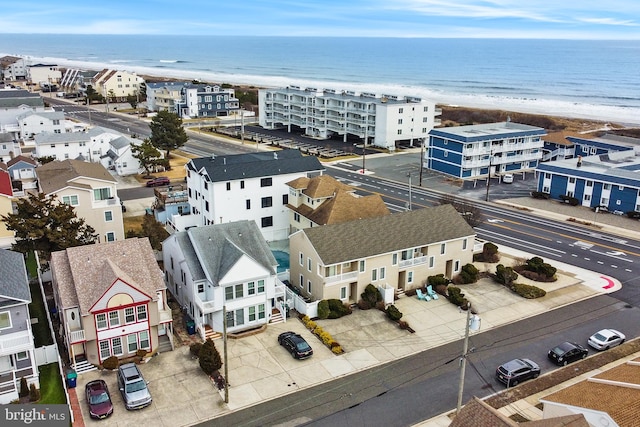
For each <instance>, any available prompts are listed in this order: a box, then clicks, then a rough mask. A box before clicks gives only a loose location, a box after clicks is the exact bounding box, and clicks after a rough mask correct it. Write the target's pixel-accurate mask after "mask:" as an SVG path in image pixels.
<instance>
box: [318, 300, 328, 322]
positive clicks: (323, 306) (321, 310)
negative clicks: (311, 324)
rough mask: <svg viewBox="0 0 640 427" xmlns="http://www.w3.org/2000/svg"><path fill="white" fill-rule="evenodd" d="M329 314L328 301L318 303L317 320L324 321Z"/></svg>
mask: <svg viewBox="0 0 640 427" xmlns="http://www.w3.org/2000/svg"><path fill="white" fill-rule="evenodd" d="M329 313H330V311H329V301H327V300H326V299H323V300H322V301H320V302H319V303H318V319H326V318H327V317H329Z"/></svg>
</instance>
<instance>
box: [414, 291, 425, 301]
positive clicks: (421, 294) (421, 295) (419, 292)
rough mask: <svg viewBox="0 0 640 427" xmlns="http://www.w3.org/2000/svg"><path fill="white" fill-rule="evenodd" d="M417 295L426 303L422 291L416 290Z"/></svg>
mask: <svg viewBox="0 0 640 427" xmlns="http://www.w3.org/2000/svg"><path fill="white" fill-rule="evenodd" d="M416 295H417V296H418V299H419V300H422V301H424V297H425V294H423V293H422V289H416Z"/></svg>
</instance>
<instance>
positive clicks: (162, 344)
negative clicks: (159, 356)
mask: <svg viewBox="0 0 640 427" xmlns="http://www.w3.org/2000/svg"><path fill="white" fill-rule="evenodd" d="M158 341H159V342H158V353H166V352H167V351H173V347H172V346H171V341H170V340H169V337H167V336H166V335H161V336H159V337H158Z"/></svg>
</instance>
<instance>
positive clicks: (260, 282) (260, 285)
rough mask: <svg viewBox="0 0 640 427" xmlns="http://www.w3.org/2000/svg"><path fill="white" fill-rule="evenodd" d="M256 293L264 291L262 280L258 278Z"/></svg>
mask: <svg viewBox="0 0 640 427" xmlns="http://www.w3.org/2000/svg"><path fill="white" fill-rule="evenodd" d="M258 293H259V294H262V293H264V280H258Z"/></svg>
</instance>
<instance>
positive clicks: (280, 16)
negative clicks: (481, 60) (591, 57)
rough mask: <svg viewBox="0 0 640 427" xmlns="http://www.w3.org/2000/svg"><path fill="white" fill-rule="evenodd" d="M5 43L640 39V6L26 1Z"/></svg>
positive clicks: (487, 0)
mask: <svg viewBox="0 0 640 427" xmlns="http://www.w3.org/2000/svg"><path fill="white" fill-rule="evenodd" d="M0 33H59V34H185V35H253V36H260V35H271V36H358V37H497V38H563V39H640V1H638V0H608V1H602V0H600V1H592V0H484V1H483V0H458V1H444V0H386V1H385V0H322V1H320V0H309V1H303V0H273V1H262V0H231V1H229V0H192V1H176V0H110V1H104V0H103V1H92V0H82V1H76V0H59V1H51V0H25V1H11V2H4V4H3V5H2V8H1V13H0Z"/></svg>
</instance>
